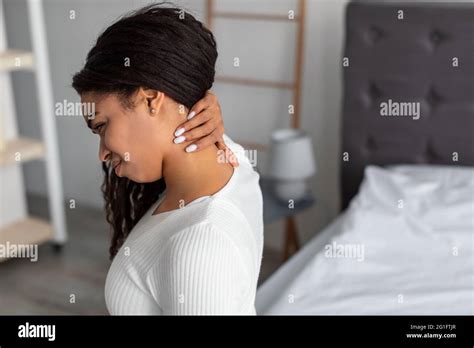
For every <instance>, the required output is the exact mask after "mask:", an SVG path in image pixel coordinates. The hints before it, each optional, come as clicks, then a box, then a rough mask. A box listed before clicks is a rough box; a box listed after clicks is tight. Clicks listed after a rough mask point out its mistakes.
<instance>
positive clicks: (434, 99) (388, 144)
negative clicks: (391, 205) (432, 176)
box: [341, 2, 474, 208]
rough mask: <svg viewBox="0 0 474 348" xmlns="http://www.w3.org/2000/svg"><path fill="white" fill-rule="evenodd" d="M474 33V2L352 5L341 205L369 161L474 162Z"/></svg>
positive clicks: (345, 73) (349, 11) (348, 24)
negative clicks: (417, 111) (401, 17)
mask: <svg viewBox="0 0 474 348" xmlns="http://www.w3.org/2000/svg"><path fill="white" fill-rule="evenodd" d="M400 10H401V11H403V12H399V11H400ZM400 15H401V16H403V19H398V17H399V16H400ZM473 37H474V6H473V4H468V3H464V4H449V3H445V4H443V3H430V4H426V3H411V4H410V3H408V4H407V3H385V4H383V3H382V4H377V3H371V2H351V3H349V4H348V6H347V9H346V43H345V51H344V57H346V58H348V61H347V60H345V63H346V65H347V63H348V66H345V67H344V68H343V77H344V100H343V115H342V151H343V159H342V167H341V184H342V206H343V208H346V207H347V205H348V204H349V202H350V200H351V199H352V197H353V196H354V195H355V194H356V193H357V191H358V188H359V185H360V183H361V181H362V178H363V172H364V168H365V167H366V166H367V165H368V164H376V165H389V164H402V163H404V164H415V163H432V164H452V165H474V141H473V139H474V58H473V49H474V40H473ZM456 65H457V66H456ZM389 99H390V100H391V101H392V102H391V103H390V102H389ZM394 102H396V103H394ZM382 103H385V104H382ZM389 103H390V104H389ZM397 103H398V104H397ZM401 103H404V104H401ZM413 103H415V104H413ZM416 103H419V104H416ZM416 105H418V106H419V113H418V115H419V118H418V119H416V118H417V114H416V109H417V107H416ZM397 107H398V114H404V115H408V116H386V115H387V114H389V115H393V114H396V113H397ZM382 114H384V115H383V116H382Z"/></svg>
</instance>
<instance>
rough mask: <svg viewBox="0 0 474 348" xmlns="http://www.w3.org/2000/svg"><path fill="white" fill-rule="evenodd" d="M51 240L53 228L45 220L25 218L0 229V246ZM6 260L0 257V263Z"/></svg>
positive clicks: (39, 242)
mask: <svg viewBox="0 0 474 348" xmlns="http://www.w3.org/2000/svg"><path fill="white" fill-rule="evenodd" d="M52 238H53V227H52V226H51V225H50V224H49V223H48V222H47V221H45V220H42V219H39V218H35V217H27V218H26V219H23V220H19V221H17V222H14V223H12V224H9V225H7V226H5V227H2V228H1V229H0V244H3V245H7V242H9V243H10V244H11V245H12V244H14V245H18V244H41V243H44V242H46V241H48V240H51V239H52ZM5 260H7V259H6V258H2V257H0V262H2V261H5Z"/></svg>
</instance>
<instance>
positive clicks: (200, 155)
mask: <svg viewBox="0 0 474 348" xmlns="http://www.w3.org/2000/svg"><path fill="white" fill-rule="evenodd" d="M187 145H188V144H187ZM232 174H233V167H232V165H231V164H230V163H228V162H227V161H225V156H223V154H222V153H221V151H219V150H218V148H217V146H215V145H214V144H213V145H211V146H209V147H208V148H206V149H203V150H201V151H199V152H196V153H187V152H185V151H184V146H176V151H174V152H173V153H170V154H168V155H167V156H165V157H164V159H163V178H164V180H165V183H166V198H165V201H167V202H166V203H165V202H164V201H163V202H162V204H161V205H160V209H159V210H160V212H161V211H162V210H171V209H177V208H179V207H182V204H184V205H186V204H187V203H188V202H191V201H193V200H195V199H197V198H199V197H201V196H207V195H212V194H214V193H216V192H217V191H219V190H220V189H221V188H222V187H223V186H225V184H226V183H227V182H228V181H229V180H230V178H231V177H232ZM180 203H181V204H180ZM162 206H163V208H161V207H162Z"/></svg>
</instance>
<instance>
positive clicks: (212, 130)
mask: <svg viewBox="0 0 474 348" xmlns="http://www.w3.org/2000/svg"><path fill="white" fill-rule="evenodd" d="M187 118H188V121H186V122H185V123H182V124H180V125H179V126H178V127H177V128H176V132H175V136H176V137H178V136H184V137H185V138H186V141H193V140H196V141H195V142H194V143H193V144H194V145H196V146H197V147H196V149H195V150H193V151H194V152H195V151H199V150H202V149H205V148H206V147H208V146H209V145H211V144H216V146H217V147H218V148H219V150H222V151H224V152H225V155H226V158H227V160H228V161H229V162H230V163H231V164H232V165H233V166H234V167H236V166H238V165H239V162H238V160H237V158H236V156H234V154H233V152H232V151H231V150H230V149H229V148H228V147H227V145H226V144H225V142H224V138H223V136H224V122H223V120H222V113H221V106H220V104H219V100H218V99H217V97H216V96H215V95H214V94H213V93H212V92H210V91H207V93H206V95H205V96H204V98H202V99H201V100H199V101H198V102H197V103H196V104H194V106H193V107H192V108H191V110H190V111H189V114H188V117H187ZM182 128H184V131H183V130H182ZM193 144H191V145H193ZM191 145H189V146H191ZM189 146H188V147H187V148H189Z"/></svg>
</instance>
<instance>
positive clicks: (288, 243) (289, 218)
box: [260, 176, 315, 261]
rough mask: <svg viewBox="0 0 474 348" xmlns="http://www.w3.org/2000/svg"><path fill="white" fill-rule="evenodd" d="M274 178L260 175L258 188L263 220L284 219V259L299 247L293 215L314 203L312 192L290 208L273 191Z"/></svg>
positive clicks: (267, 222)
mask: <svg viewBox="0 0 474 348" xmlns="http://www.w3.org/2000/svg"><path fill="white" fill-rule="evenodd" d="M273 186H274V180H272V179H270V178H264V177H262V176H261V177H260V188H261V190H262V195H263V222H264V223H265V224H269V223H272V222H275V221H278V220H285V246H284V252H283V261H286V260H287V259H288V258H289V257H290V256H291V255H293V254H294V253H295V252H296V251H298V249H299V241H298V231H297V226H296V220H295V216H296V214H298V213H301V212H302V211H304V210H306V209H308V208H310V207H311V206H313V204H314V203H315V199H314V197H313V195H312V194H310V193H308V194H307V196H305V197H304V198H302V199H301V200H298V201H295V202H294V206H293V207H292V208H290V207H289V203H286V202H284V201H281V200H280V199H278V198H277V197H275V195H274V193H273Z"/></svg>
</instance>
